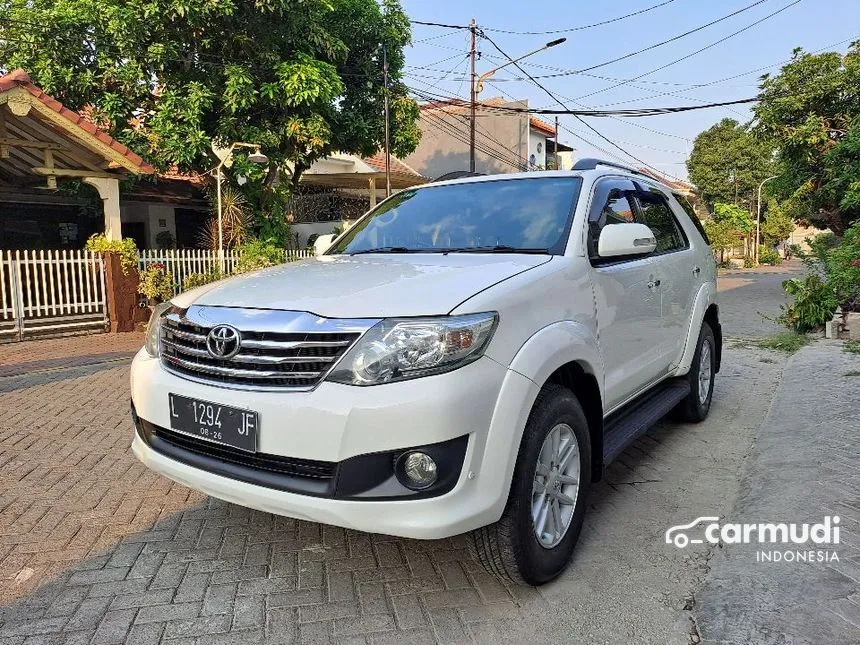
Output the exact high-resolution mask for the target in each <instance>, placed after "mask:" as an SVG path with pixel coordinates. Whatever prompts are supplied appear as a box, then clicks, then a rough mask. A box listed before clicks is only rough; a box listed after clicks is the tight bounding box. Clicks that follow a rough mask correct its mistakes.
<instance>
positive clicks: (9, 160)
mask: <svg viewBox="0 0 860 645" xmlns="http://www.w3.org/2000/svg"><path fill="white" fill-rule="evenodd" d="M154 172H155V168H153V167H152V166H151V165H149V164H148V163H146V162H145V161H144V160H143V159H142V158H141V157H140V156H139V155H137V154H135V153H134V152H132V151H131V150H129V149H128V148H127V147H126V146H124V145H123V144H121V143H120V142H118V141H116V140H115V139H113V138H112V137H111V136H110V135H108V134H107V133H105V132H102V131H101V130H100V129H99V128H98V127H96V126H95V125H94V124H93V123H92V122H90V121H89V120H87V119H86V118H85V117H83V116H82V115H80V114H78V113H77V112H74V111H72V110H69V109H68V108H66V107H64V106H63V105H62V104H61V103H60V102H59V101H57V100H55V99H53V98H52V97H50V96H48V95H47V94H45V93H44V92H43V91H42V90H41V89H39V88H38V87H36V86H35V85H34V84H33V82H32V81H31V80H30V77H29V76H27V74H26V72H24V70H21V69H18V70H15V71H13V72H11V73H9V74H7V75H6V76H2V77H0V182H3V183H7V184H11V185H15V186H25V187H32V186H37V185H44V186H46V187H47V188H49V189H55V188H57V180H58V179H60V180H62V179H70V178H73V179H81V180H83V181H84V182H86V183H88V184H90V185H91V186H93V187H94V188H95V189H96V190H97V191H98V193H99V196H100V197H101V199H102V202H103V205H104V221H105V235H106V236H107V237H108V239H120V238H121V237H122V226H121V223H120V208H119V180H121V179H123V178H125V177H127V176H128V175H130V174H132V175H141V174H152V173H154Z"/></svg>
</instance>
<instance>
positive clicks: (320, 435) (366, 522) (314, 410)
mask: <svg viewBox="0 0 860 645" xmlns="http://www.w3.org/2000/svg"><path fill="white" fill-rule="evenodd" d="M171 392H172V393H174V394H179V395H182V396H189V397H194V398H199V399H203V400H208V401H215V402H219V403H222V404H224V405H230V406H234V407H239V408H246V409H251V410H255V411H257V412H258V413H259V418H260V435H259V439H258V450H259V451H260V452H261V453H264V454H266V455H274V456H281V457H288V458H293V459H299V460H319V461H326V462H338V463H343V462H345V461H348V460H350V459H351V458H355V457H358V456H361V455H368V454H369V453H379V452H390V451H397V450H403V449H405V448H412V447H416V446H423V445H429V444H442V443H445V442H451V441H453V440H456V439H458V438H460V437H464V436H467V437H468V440H467V445H466V447H465V455H464V456H463V457H462V468H461V469H460V470H459V474H458V477H457V479H456V482H454V484H453V487H451V488H450V489H449V490H447V492H442V493H441V494H436V495H435V496H432V497H424V498H420V497H421V496H420V495H419V496H417V497H419V498H415V497H407V498H396V497H391V498H389V499H386V500H385V501H378V500H379V499H380V498H379V497H378V496H377V497H374V496H370V497H369V499H360V500H359V499H355V498H350V499H338V498H335V497H334V496H327V495H314V494H313V493H297V492H292V491H289V490H279V489H277V488H273V487H271V486H264V485H260V484H259V483H252V482H250V481H242V480H241V479H240V478H237V477H235V476H226V475H225V473H224V471H221V472H214V471H216V470H217V469H214V468H209V467H206V466H205V465H203V467H200V465H197V466H195V465H191V464H189V463H183V461H180V460H178V459H176V458H171V457H170V456H169V455H167V454H165V453H163V452H159V451H158V450H157V449H154V447H153V445H150V443H151V442H150V443H148V442H147V441H146V440H145V439H144V437H142V436H141V434H140V433H135V438H134V443H133V445H132V448H133V450H134V453H135V455H136V456H137V457H138V459H140V460H141V461H142V462H143V463H144V464H145V465H147V466H148V467H150V468H151V469H153V470H155V471H157V472H159V473H162V474H164V475H166V476H167V477H169V478H171V479H173V480H175V481H178V482H180V483H182V484H185V485H187V486H189V487H191V488H195V489H198V490H201V491H203V492H205V493H208V494H210V495H213V496H215V497H219V498H221V499H225V500H227V501H230V502H233V503H236V504H240V505H243V506H248V507H251V508H256V509H259V510H262V511H265V512H270V513H276V514H280V515H286V516H289V517H296V518H299V519H304V520H308V521H317V522H323V523H326V524H333V525H337V526H343V527H347V528H353V529H357V530H363V531H371V532H381V533H387V534H391V535H398V536H404V537H412V538H419V539H435V538H441V537H447V536H451V535H456V534H459V533H462V532H465V531H468V530H471V529H474V528H477V527H479V526H483V525H486V524H489V523H491V522H493V521H495V520H497V519H498V517H499V516H500V515H501V513H502V510H503V509H504V505H505V502H506V501H507V495H508V490H509V487H510V473H511V471H512V469H513V459H514V458H515V456H516V446H518V445H519V436H520V433H521V432H522V427H523V426H524V424H525V415H526V414H527V412H528V410H527V409H526V410H525V411H523V410H521V407H522V405H523V403H524V402H525V401H528V400H529V399H530V400H534V396H535V395H536V386H535V385H534V383H532V382H531V381H530V380H528V379H526V378H525V377H523V376H521V375H519V374H517V373H515V372H512V371H510V370H507V369H505V368H504V367H503V366H502V365H500V364H498V363H496V362H495V361H493V360H492V359H489V358H487V357H484V358H482V359H480V360H478V361H476V362H474V363H472V364H470V365H467V366H465V367H463V368H461V369H459V370H456V371H454V372H451V373H448V374H443V375H438V376H431V377H426V378H421V379H415V380H413V381H404V382H400V383H391V384H387V385H381V386H375V387H366V388H359V387H352V386H347V385H339V384H334V383H322V384H320V386H319V387H317V388H316V389H315V390H313V391H310V392H258V391H257V392H255V391H244V390H230V389H225V388H220V387H215V386H210V385H203V384H200V383H195V382H191V381H187V380H185V379H182V378H180V377H178V376H175V375H173V374H170V373H168V372H166V371H165V370H164V369H162V368H161V366H160V364H159V362H158V360H157V359H153V358H151V357H149V356H148V355H147V354H146V353H145V352H143V351H142V352H140V353H139V354H138V355H137V356H136V357H135V360H134V363H133V364H132V401H133V405H134V407H135V409H136V412H137V414H138V415H139V416H140V418H141V419H143V420H145V421H146V422H149V423H151V424H154V425H155V426H160V427H162V428H169V427H170V420H169V409H168V393H171Z"/></svg>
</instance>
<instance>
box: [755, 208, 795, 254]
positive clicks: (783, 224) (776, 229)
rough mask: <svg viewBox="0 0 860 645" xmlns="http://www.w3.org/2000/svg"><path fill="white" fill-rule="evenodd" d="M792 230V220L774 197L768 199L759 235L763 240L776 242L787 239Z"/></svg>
mask: <svg viewBox="0 0 860 645" xmlns="http://www.w3.org/2000/svg"><path fill="white" fill-rule="evenodd" d="M793 231H794V220H793V219H792V218H791V215H789V214H788V213H787V212H786V209H785V208H782V207H781V206H780V205H779V204H778V203H777V202H776V200H775V199H772V200H770V202H769V203H768V206H767V214H766V215H765V217H764V221H762V223H761V235H762V237H763V238H764V241H765V242H769V243H772V244H776V243H779V242H782V241H784V240H787V239H788V238H789V237H790V236H791V234H792V232H793Z"/></svg>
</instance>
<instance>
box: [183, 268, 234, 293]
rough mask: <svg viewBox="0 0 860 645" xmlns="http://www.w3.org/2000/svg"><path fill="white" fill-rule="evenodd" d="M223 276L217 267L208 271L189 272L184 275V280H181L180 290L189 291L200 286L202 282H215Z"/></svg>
mask: <svg viewBox="0 0 860 645" xmlns="http://www.w3.org/2000/svg"><path fill="white" fill-rule="evenodd" d="M223 277H224V276H222V275H221V273H220V272H219V271H218V270H217V269H214V270H212V271H210V272H209V273H189V274H188V275H187V276H185V280H183V281H182V290H183V291H189V290H190V289H195V288H197V287H202V286H203V285H204V284H209V283H210V282H217V281H218V280H220V279H221V278H223Z"/></svg>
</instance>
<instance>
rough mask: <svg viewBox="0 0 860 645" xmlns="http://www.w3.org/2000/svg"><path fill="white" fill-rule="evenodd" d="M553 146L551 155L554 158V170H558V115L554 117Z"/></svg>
mask: <svg viewBox="0 0 860 645" xmlns="http://www.w3.org/2000/svg"><path fill="white" fill-rule="evenodd" d="M553 148H555V150H554V154H553V157H554V158H555V159H554V161H555V170H558V169H559V168H558V116H556V117H555V145H554V146H553Z"/></svg>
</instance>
